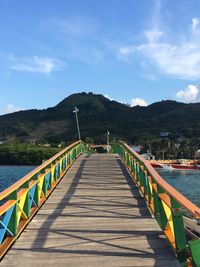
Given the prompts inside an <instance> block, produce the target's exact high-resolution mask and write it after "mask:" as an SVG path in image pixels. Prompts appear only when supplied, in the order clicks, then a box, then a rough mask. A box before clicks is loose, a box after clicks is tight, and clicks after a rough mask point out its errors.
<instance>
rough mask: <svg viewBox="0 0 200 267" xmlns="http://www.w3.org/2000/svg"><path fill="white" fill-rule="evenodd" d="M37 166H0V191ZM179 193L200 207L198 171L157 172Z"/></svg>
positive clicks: (199, 175) (199, 171)
mask: <svg viewBox="0 0 200 267" xmlns="http://www.w3.org/2000/svg"><path fill="white" fill-rule="evenodd" d="M36 167H37V166H0V191H3V190H4V189H5V188H7V187H9V186H10V185H12V184H13V183H14V182H16V181H17V180H19V179H20V178H22V177H23V176H24V175H25V174H27V173H29V172H30V171H32V170H33V169H35V168H36ZM157 171H158V173H159V174H160V175H161V176H162V177H163V178H164V179H165V180H166V181H167V182H168V183H169V184H171V185H172V186H173V187H175V188H176V189H177V190H178V191H179V192H180V193H182V194H183V195H184V196H186V197H187V198H188V199H190V200H191V201H192V202H193V203H195V204H196V205H198V206H199V207H200V170H195V171H183V170H181V171H180V170H175V171H173V170H157Z"/></svg>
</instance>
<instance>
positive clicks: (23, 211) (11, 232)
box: [0, 141, 83, 259]
mask: <svg viewBox="0 0 200 267" xmlns="http://www.w3.org/2000/svg"><path fill="white" fill-rule="evenodd" d="M82 152H83V144H82V142H80V141H78V142H76V143H73V144H72V145H70V146H68V147H66V148H65V149H63V150H62V151H60V152H59V153H58V154H56V155H55V156H53V157H52V158H51V159H49V160H47V161H46V162H45V163H43V164H42V165H40V166H38V167H37V168H36V169H34V170H33V171H31V172H30V173H28V174H27V175H26V176H24V177H23V178H21V179H20V180H19V181H17V182H16V183H14V184H13V185H11V186H10V187H8V188H7V189H5V190H4V191H3V192H1V193H0V203H1V204H0V259H1V258H2V257H3V255H4V254H5V253H6V251H7V250H8V248H9V247H10V246H11V245H12V243H13V242H14V241H15V240H16V238H17V237H18V236H19V235H20V233H21V232H22V231H23V229H24V228H25V226H26V225H27V224H28V223H29V221H30V220H31V219H32V217H33V216H34V215H35V213H36V212H37V211H38V209H39V208H40V207H41V205H42V204H43V203H44V202H45V200H46V199H47V198H48V196H49V195H50V194H51V192H52V191H53V190H54V188H55V187H56V185H57V184H58V183H59V181H60V180H61V179H62V177H63V175H64V174H65V173H66V171H67V170H68V169H69V167H70V166H71V165H72V164H73V162H74V161H75V160H76V158H77V157H78V156H79V155H80V154H81V153H82Z"/></svg>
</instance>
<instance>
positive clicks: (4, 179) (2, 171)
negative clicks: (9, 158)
mask: <svg viewBox="0 0 200 267" xmlns="http://www.w3.org/2000/svg"><path fill="white" fill-rule="evenodd" d="M35 168H36V166H0V191H3V190H4V189H6V188H7V187H9V186H10V185H12V184H14V183H15V182H16V181H18V180H19V179H20V178H22V177H23V176H24V175H26V174H27V173H29V172H30V171H32V170H33V169H35Z"/></svg>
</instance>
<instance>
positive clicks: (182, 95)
mask: <svg viewBox="0 0 200 267" xmlns="http://www.w3.org/2000/svg"><path fill="white" fill-rule="evenodd" d="M198 95H199V88H198V87H197V86H195V85H192V84H190V85H189V86H188V87H187V88H186V89H185V90H180V91H179V92H177V94H176V97H177V98H178V99H180V100H182V101H184V102H187V103H191V102H196V101H198Z"/></svg>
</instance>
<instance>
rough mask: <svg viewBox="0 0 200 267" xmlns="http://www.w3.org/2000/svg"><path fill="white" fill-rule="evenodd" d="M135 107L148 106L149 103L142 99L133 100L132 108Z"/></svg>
mask: <svg viewBox="0 0 200 267" xmlns="http://www.w3.org/2000/svg"><path fill="white" fill-rule="evenodd" d="M134 106H145V107H146V106H148V104H147V102H146V101H145V100H144V99H142V98H137V97H136V98H132V99H131V107H134Z"/></svg>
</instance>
